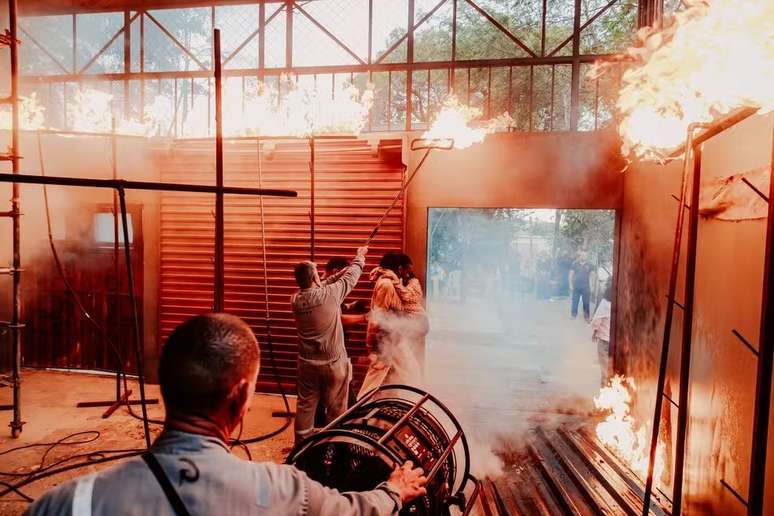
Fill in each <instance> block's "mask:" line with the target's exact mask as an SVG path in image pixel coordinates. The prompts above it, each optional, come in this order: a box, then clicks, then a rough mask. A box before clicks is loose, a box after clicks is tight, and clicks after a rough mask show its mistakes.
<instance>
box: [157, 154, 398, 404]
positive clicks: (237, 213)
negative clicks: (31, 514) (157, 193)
mask: <svg viewBox="0 0 774 516" xmlns="http://www.w3.org/2000/svg"><path fill="white" fill-rule="evenodd" d="M261 145H262V152H261V159H260V174H261V183H262V186H263V187H265V188H289V189H293V190H297V191H298V198H297V199H285V198H271V197H266V198H264V200H263V202H264V210H265V212H264V215H265V221H266V228H265V230H266V248H267V249H266V252H267V257H266V258H267V259H266V261H267V264H266V266H267V267H266V269H267V271H268V281H269V310H270V323H271V331H272V336H273V339H272V341H273V343H274V350H275V358H276V365H277V369H278V372H279V373H280V376H281V377H282V381H283V384H285V386H286V388H288V389H290V390H293V389H294V388H295V378H296V356H297V341H296V334H295V328H294V325H293V319H292V314H291V312H290V305H289V298H290V295H291V293H292V292H293V291H294V290H295V288H296V287H295V282H294V280H293V266H294V265H295V264H296V263H297V262H298V261H300V260H306V259H309V258H310V256H311V252H312V222H311V215H312V214H314V259H315V260H316V261H317V262H318V263H320V264H321V265H322V264H324V263H325V262H326V261H327V260H328V259H329V258H330V257H332V256H338V255H342V256H346V257H351V256H353V255H354V252H355V249H356V248H357V247H358V246H360V245H362V243H363V242H364V241H365V239H366V238H367V237H368V235H369V233H370V231H371V229H372V227H373V224H374V223H375V222H376V221H377V220H378V219H379V217H380V216H381V214H382V213H383V211H384V209H386V207H387V206H388V205H389V203H390V202H391V200H392V198H393V196H394V195H395V193H396V192H397V190H398V189H399V188H400V185H401V181H402V180H403V166H402V164H401V141H400V140H384V141H382V142H380V144H379V145H378V147H377V148H372V147H371V146H370V145H369V144H368V143H367V142H366V141H364V140H359V139H346V140H331V139H328V140H325V139H323V140H315V145H314V148H315V160H314V203H312V202H311V199H312V180H311V178H312V173H311V171H310V156H311V153H310V144H309V142H308V141H306V140H298V141H293V142H287V141H283V142H279V141H276V142H263V143H262V144H261ZM224 165H225V166H224V169H225V171H224V175H225V183H226V184H227V185H230V186H252V187H255V186H258V179H259V178H258V175H259V159H258V143H257V142H256V141H255V140H252V141H251V140H236V141H226V142H225V145H224ZM214 177H215V168H214V143H213V141H212V140H187V141H186V140H179V141H177V142H175V143H174V145H173V147H172V149H171V151H170V152H169V153H168V154H167V155H166V157H165V159H164V162H163V163H162V165H161V180H162V181H178V182H183V181H185V182H195V183H202V184H213V183H214ZM225 217H226V218H225V276H226V277H225V307H226V311H228V312H230V313H233V314H236V315H238V316H240V317H242V318H243V319H245V320H246V321H247V322H248V323H249V324H250V325H251V326H252V327H253V330H254V331H255V333H256V335H257V336H258V339H259V341H260V343H261V347H262V350H263V354H262V358H261V360H262V364H261V369H262V373H261V375H260V378H259V389H261V390H266V391H275V390H276V384H275V381H274V378H273V376H272V375H271V367H270V362H269V354H268V352H267V345H266V343H267V337H266V317H265V296H264V275H263V271H264V264H263V256H262V242H261V216H260V204H259V200H258V198H257V197H243V196H226V201H225ZM160 224H161V277H160V292H159V294H160V298H159V312H160V313H159V328H160V333H161V335H160V338H161V342H163V341H164V339H166V337H167V336H168V335H169V333H170V332H171V331H172V330H173V329H174V327H175V326H176V325H177V324H179V323H180V322H182V321H183V320H184V319H186V318H187V317H190V316H192V315H195V314H199V313H204V312H207V311H210V310H211V307H212V294H213V292H212V291H213V281H212V274H213V243H214V198H213V196H211V195H199V194H177V193H165V194H163V195H162V197H161V221H160ZM402 247H403V206H402V203H401V204H399V205H398V206H397V207H396V208H395V209H394V210H393V211H392V213H391V214H390V216H389V218H388V219H387V221H386V223H385V225H384V227H383V229H382V230H381V231H380V232H379V234H378V236H377V238H376V239H375V240H374V242H373V243H372V246H371V253H370V255H369V259H368V263H367V267H366V270H370V267H372V266H374V265H376V262H378V260H379V257H380V256H381V255H382V254H383V253H384V251H386V250H389V249H401V248H402ZM321 268H322V267H321ZM369 298H370V285H369V283H368V281H367V275H364V276H363V278H361V281H360V283H359V284H358V286H357V288H356V290H355V292H354V293H353V294H352V295H351V298H350V299H352V300H355V299H364V300H367V299H369ZM364 338H365V326H363V327H359V328H356V329H355V330H353V331H352V332H349V333H348V347H349V349H350V356H353V357H357V356H363V355H364V345H363V342H364ZM353 362H355V368H356V376H359V375H362V373H363V372H364V366H363V365H360V364H358V363H356V362H357V360H353Z"/></svg>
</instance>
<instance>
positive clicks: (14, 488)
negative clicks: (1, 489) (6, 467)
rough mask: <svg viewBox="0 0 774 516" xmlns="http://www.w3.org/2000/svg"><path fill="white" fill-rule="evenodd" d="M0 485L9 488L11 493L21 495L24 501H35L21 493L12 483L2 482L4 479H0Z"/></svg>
mask: <svg viewBox="0 0 774 516" xmlns="http://www.w3.org/2000/svg"><path fill="white" fill-rule="evenodd" d="M0 485H1V486H5V487H7V488H8V489H9V490H10V491H9V492H13V493H16V494H17V495H19V496H21V497H22V498H23V499H24V501H25V502H29V503H32V502H34V501H35V499H34V498H32V497H31V496H27V495H26V494H24V493H22V492H21V490H20V489H19V488H18V487H16V486H14V485H12V484H9V483H8V482H4V481H2V480H0ZM0 496H1V495H0Z"/></svg>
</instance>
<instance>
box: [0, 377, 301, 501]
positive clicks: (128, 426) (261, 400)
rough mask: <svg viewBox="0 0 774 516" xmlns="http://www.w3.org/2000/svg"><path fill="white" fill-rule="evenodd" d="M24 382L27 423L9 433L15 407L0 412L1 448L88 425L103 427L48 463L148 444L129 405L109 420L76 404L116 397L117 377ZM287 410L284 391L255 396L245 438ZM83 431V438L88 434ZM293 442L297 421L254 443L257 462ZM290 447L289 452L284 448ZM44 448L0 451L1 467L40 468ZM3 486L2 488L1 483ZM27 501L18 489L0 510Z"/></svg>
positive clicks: (37, 490)
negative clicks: (13, 434) (88, 440)
mask: <svg viewBox="0 0 774 516" xmlns="http://www.w3.org/2000/svg"><path fill="white" fill-rule="evenodd" d="M22 378H23V384H22V396H23V397H22V402H23V405H22V408H23V411H22V419H23V420H24V421H26V422H27V423H26V424H25V425H24V431H23V432H22V434H21V437H19V438H18V439H12V438H11V437H10V431H9V430H8V428H7V427H6V425H5V424H6V422H7V421H9V420H10V418H11V412H9V411H3V412H0V418H1V419H0V421H2V428H3V430H2V433H0V453H2V452H3V451H4V450H8V449H10V448H15V447H17V446H24V445H27V444H34V443H40V442H54V441H57V440H59V439H62V438H63V437H65V436H67V435H68V434H71V433H74V432H82V431H85V430H96V431H98V432H100V435H99V438H98V439H97V440H95V441H94V442H91V443H88V444H82V445H71V446H65V445H62V446H58V447H56V448H55V449H54V450H52V451H51V452H50V453H49V454H48V456H47V457H46V459H45V464H47V465H48V464H51V463H53V462H56V461H58V460H61V459H63V458H66V457H68V456H71V455H73V454H75V453H85V452H89V451H93V450H107V449H127V448H141V447H143V446H144V440H143V430H142V426H143V425H142V421H140V420H138V419H135V418H133V417H132V416H130V415H129V414H128V413H127V411H126V408H121V409H119V410H118V411H117V412H116V413H114V414H113V415H112V416H111V417H110V418H108V419H102V413H103V411H104V408H76V406H75V405H76V403H77V402H79V401H96V400H105V399H111V398H112V397H114V396H115V379H114V377H112V376H101V375H95V374H84V373H68V372H56V371H40V370H25V371H24V372H23V376H22ZM129 388H130V389H132V390H133V391H134V394H133V395H132V397H133V399H136V398H138V397H139V390H138V389H137V386H136V382H132V381H130V387H129ZM146 395H147V397H149V398H151V397H153V398H160V395H159V389H158V386H157V385H149V386H146ZM289 401H290V402H291V409H294V408H295V398H294V397H293V398H289ZM6 403H11V389H10V388H7V387H2V388H0V404H6ZM134 410H135V413H137V414H139V413H140V407H139V406H135V407H134ZM276 410H284V405H283V403H282V398H280V397H279V396H267V395H256V396H255V399H254V400H253V404H252V407H251V409H250V411H249V413H248V414H247V417H246V418H245V425H244V430H243V433H242V437H243V438H248V437H250V436H255V435H259V434H264V433H267V432H270V431H272V430H274V429H276V428H278V427H279V426H281V425H282V424H283V422H284V421H283V420H282V419H277V418H272V417H271V413H272V411H276ZM149 416H150V417H151V418H155V419H161V418H162V417H163V408H162V405H149ZM160 431H161V427H159V426H157V425H151V432H152V434H153V435H154V436H156V435H158V433H159V432H160ZM88 437H90V436H84V437H81V438H88ZM292 442H293V430H292V425H291V426H290V427H289V428H287V429H286V430H285V431H284V432H283V433H282V434H280V435H278V436H277V437H274V438H272V439H270V440H267V441H264V442H260V443H256V444H252V445H249V449H250V453H251V454H252V458H253V460H255V461H274V462H282V461H283V460H284V457H285V454H286V453H287V449H288V448H289V447H290V446H291V445H292ZM283 450H285V451H283ZM44 451H45V448H44V447H36V448H30V449H25V450H19V451H16V452H12V453H9V454H7V455H0V470H2V472H16V473H21V472H29V471H34V470H35V469H37V467H38V464H39V462H40V460H41V457H42V455H43V453H44ZM233 453H235V454H237V455H238V456H241V457H245V452H244V451H243V450H242V449H241V448H239V447H235V448H234V450H233ZM111 464H114V463H108V464H99V465H96V466H90V467H84V468H81V469H77V470H72V471H68V472H65V473H62V474H60V475H56V476H53V477H49V478H46V479H42V480H41V481H39V482H36V483H33V484H30V485H29V486H27V487H25V488H24V489H23V491H24V493H26V494H27V495H28V496H31V497H32V498H37V497H38V496H40V495H41V494H42V493H44V492H45V491H46V490H48V489H50V488H52V487H54V486H57V485H59V484H61V483H62V482H64V481H66V480H68V479H70V478H72V477H75V476H78V475H81V474H84V473H87V472H90V471H96V470H98V469H102V468H105V467H109V466H110V465H111ZM15 480H18V479H14V477H11V476H7V475H6V476H3V475H2V474H0V481H4V482H14V481H15ZM0 490H2V487H0ZM27 505H28V504H27V503H26V502H24V501H20V499H19V497H18V496H16V495H14V494H8V495H6V496H4V497H3V498H0V515H2V516H4V515H12V514H13V515H15V514H21V513H22V512H23V511H24V509H25V508H26V507H27Z"/></svg>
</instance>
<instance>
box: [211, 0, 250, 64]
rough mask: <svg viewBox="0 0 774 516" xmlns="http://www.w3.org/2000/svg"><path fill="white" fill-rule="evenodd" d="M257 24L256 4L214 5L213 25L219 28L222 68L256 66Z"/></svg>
mask: <svg viewBox="0 0 774 516" xmlns="http://www.w3.org/2000/svg"><path fill="white" fill-rule="evenodd" d="M258 24H259V9H258V6H257V5H223V6H217V7H215V27H216V28H219V29H220V34H221V41H220V45H221V53H222V55H223V57H222V59H223V66H224V68H226V69H232V68H256V67H258V52H259V46H258V45H259V41H258Z"/></svg>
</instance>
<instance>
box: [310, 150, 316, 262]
mask: <svg viewBox="0 0 774 516" xmlns="http://www.w3.org/2000/svg"><path fill="white" fill-rule="evenodd" d="M314 183H315V176H314V136H311V137H310V138H309V229H310V237H309V257H310V258H309V259H310V260H311V261H314V247H315V234H314V202H315V186H314Z"/></svg>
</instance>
